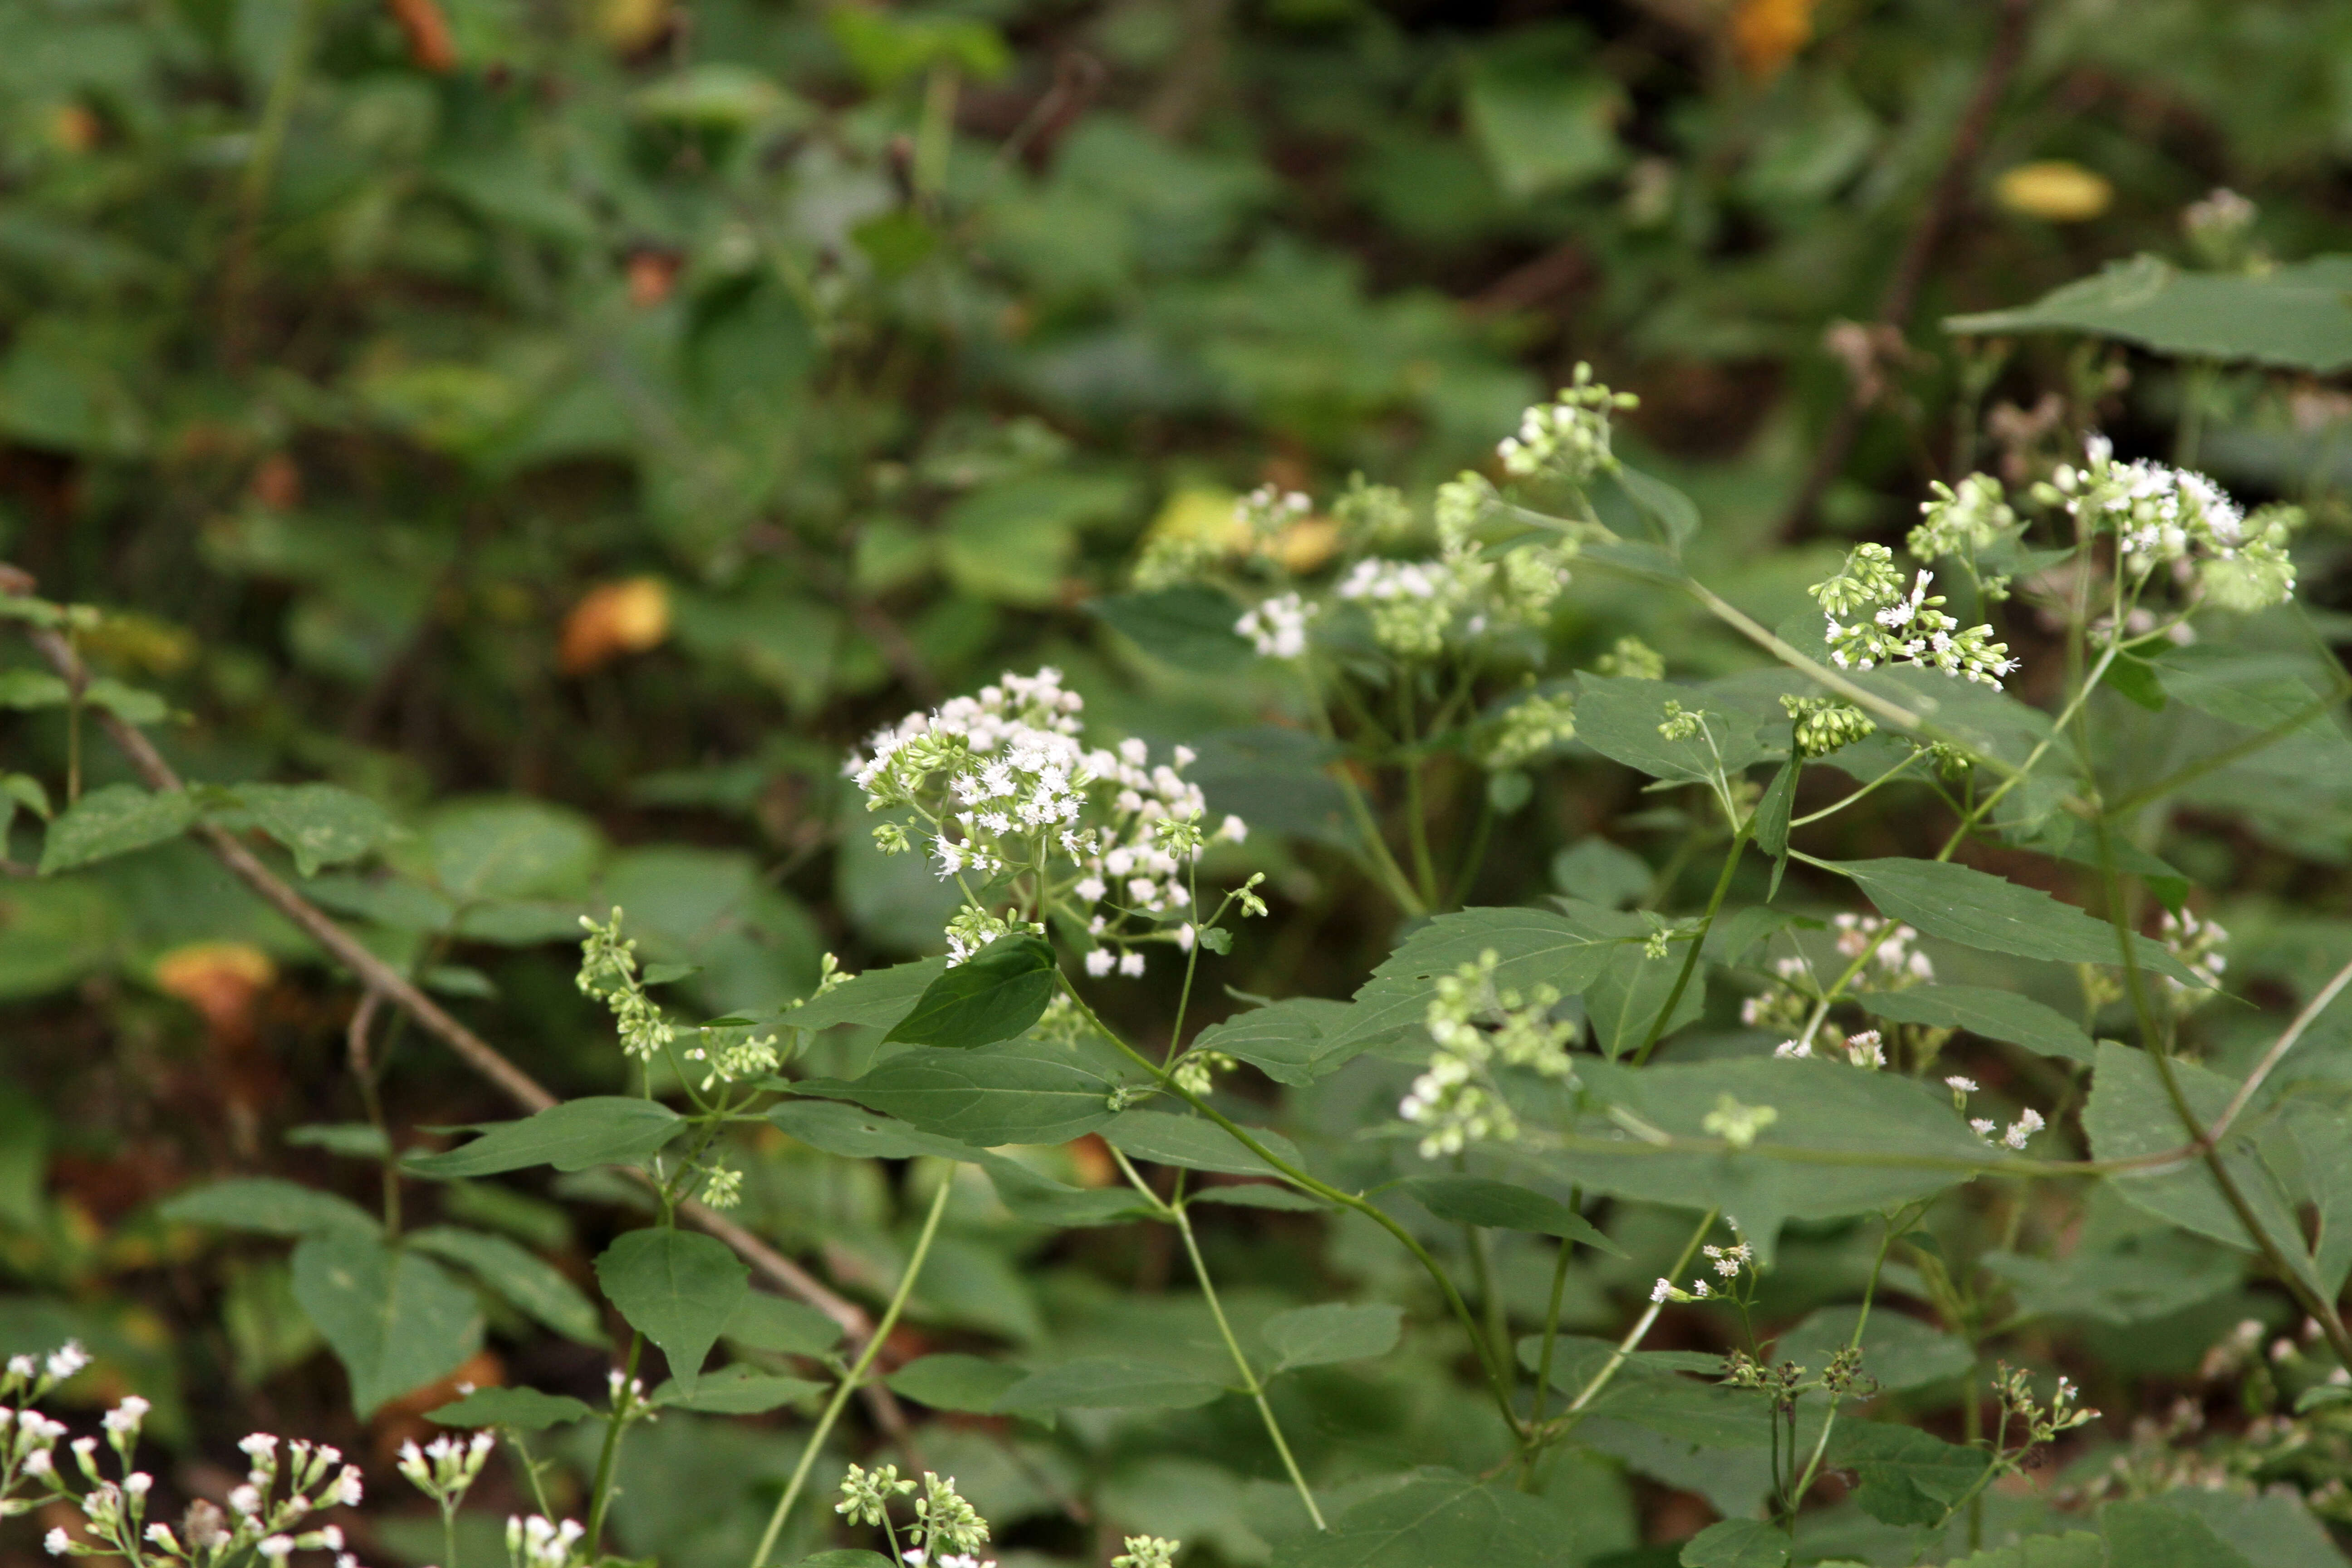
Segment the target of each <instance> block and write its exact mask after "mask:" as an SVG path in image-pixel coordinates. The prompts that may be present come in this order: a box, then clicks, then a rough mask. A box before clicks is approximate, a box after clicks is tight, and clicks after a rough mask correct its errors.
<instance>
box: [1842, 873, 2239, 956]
mask: <svg viewBox="0 0 2352 1568" xmlns="http://www.w3.org/2000/svg"><path fill="white" fill-rule="evenodd" d="M1824 864H1825V865H1827V866H1828V867H1829V868H1830V869H1831V870H1832V871H1838V872H1843V874H1844V875H1846V876H1848V877H1851V878H1853V879H1854V881H1855V883H1856V884H1857V885H1858V886H1860V887H1861V889H1862V890H1863V891H1864V893H1865V894H1867V895H1869V898H1870V901H1871V902H1872V903H1874V904H1876V905H1877V906H1878V910H1879V912H1880V913H1881V914H1883V915H1885V916H1886V918H1887V919H1889V920H1895V921H1904V922H1906V924H1909V925H1913V926H1916V927H1917V928H1918V929H1919V930H1921V931H1925V932H1927V934H1928V935H1929V936H1939V937H1942V938H1943V939H1945V940H1946V941H1947V942H1959V943H1961V944H1962V945H1963V946H1967V947H1973V948H1978V949H1979V950H1981V951H1983V952H2012V953H2016V954H2018V955H2019V956H2020V957H2023V958H2039V959H2043V960H2046V961H2048V962H2050V963H2109V964H2114V963H2122V962H2123V955H2122V952H2120V950H2119V949H2118V947H2117V944H2116V931H2115V928H2114V927H2113V926H2111V925H2109V924H2107V922H2106V921H2101V920H2095V919H2094V918H2092V917H2091V916H2090V915H2087V914H2085V913H2084V912H2083V911H2082V910H2078V909H2076V908H2075V907H2074V905H2072V904H2062V903H2060V902H2059V901H2058V900H2055V899H2053V898H2052V897H2051V896H2050V895H2049V894H2047V893H2045V892H2042V891H2041V890H2040V889H2034V888H2022V887H2020V886H2018V885H2017V884H2016V883H2015V882H2011V881H2008V880H2005V879H2002V878H2000V877H1995V876H1990V875H1988V874H1987V873H1985V872H1983V871H1979V870H1977V869H1975V868H1972V867H1968V866H1955V865H1953V864H1952V863H1951V862H1949V861H1948V860H1910V859H1901V858H1888V859H1884V860H1846V861H1829V862H1824ZM2132 942H2133V944H2134V946H2133V951H2134V952H2135V953H2136V954H2137V957H2138V960H2139V963H2140V967H2142V968H2143V969H2151V970H2154V971H2155V972H2156V973H2158V974H2164V975H2168V976H2170V977H2171V978H2172V979H2175V980H2178V981H2179V982H2180V983H2181V984H2184V985H2198V984H2201V982H2200V981H2199V980H2198V978H2197V976H2196V975H2194V974H2192V973H2189V970H2188V968H2187V966H2185V965H2184V964H2182V963H2181V962H2180V960H2179V959H2178V958H2175V957H2174V956H2173V955H2172V954H2171V953H2170V952H2168V951H2167V950H2166V949H2165V948H2164V946H2163V945H2162V944H2161V943H2158V942H2150V941H2149V940H2148V939H2147V937H2144V936H2139V935H2137V934H2135V935H2134V936H2133V938H2132Z"/></svg>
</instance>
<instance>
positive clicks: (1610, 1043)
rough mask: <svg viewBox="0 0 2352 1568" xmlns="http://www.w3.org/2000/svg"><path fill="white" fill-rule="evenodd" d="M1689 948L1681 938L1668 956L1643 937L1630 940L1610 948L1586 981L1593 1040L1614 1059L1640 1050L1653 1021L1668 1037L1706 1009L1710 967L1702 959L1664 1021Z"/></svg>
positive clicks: (1587, 1016)
mask: <svg viewBox="0 0 2352 1568" xmlns="http://www.w3.org/2000/svg"><path fill="white" fill-rule="evenodd" d="M1689 952H1690V949H1689V948H1688V947H1687V946H1685V945H1683V944H1681V943H1676V944H1675V945H1673V946H1670V947H1668V948H1667V949H1666V951H1665V953H1664V956H1663V957H1659V958H1653V957H1651V956H1650V955H1649V953H1648V952H1646V951H1644V950H1643V947H1642V946H1641V945H1640V944H1639V943H1628V944H1626V945H1624V946H1621V947H1619V948H1617V949H1615V950H1614V951H1613V952H1611V953H1610V954H1609V962H1608V963H1605V964H1603V965H1602V966H1601V973H1600V974H1599V975H1597V976H1595V977H1594V979H1593V982H1592V984H1590V985H1588V986H1586V987H1585V989H1584V1016H1585V1020H1586V1022H1588V1023H1590V1024H1591V1026H1592V1043H1593V1044H1594V1045H1596V1046H1598V1047H1601V1054H1602V1055H1604V1056H1606V1057H1607V1058H1609V1059H1610V1060H1611V1061H1615V1060H1616V1059H1617V1058H1619V1057H1622V1056H1624V1055H1626V1054H1627V1053H1628V1052H1631V1051H1636V1050H1639V1049H1640V1048H1641V1047H1642V1042H1643V1041H1644V1040H1646V1039H1648V1038H1650V1030H1651V1029H1652V1027H1653V1026H1655V1027H1656V1028H1657V1031H1658V1033H1657V1037H1658V1038H1659V1039H1664V1038H1665V1037H1667V1036H1668V1035H1671V1034H1673V1033H1674V1032H1675V1030H1677V1029H1680V1028H1682V1027H1684V1026H1686V1025H1689V1024H1693V1023H1696V1021H1697V1019H1698V1016H1699V1015H1700V1014H1701V1013H1702V1012H1704V1011H1706V966H1705V965H1704V964H1701V965H1699V966H1697V967H1696V968H1694V969H1693V970H1692V971H1691V977H1690V983H1689V984H1686V985H1685V986H1684V987H1683V994H1681V995H1680V996H1675V1010H1674V1012H1673V1013H1672V1014H1670V1015H1668V1016H1666V1018H1665V1021H1664V1024H1663V1025H1661V1024H1660V1023H1659V1015H1660V1014H1661V1013H1663V1012H1664V1010H1665V1005H1666V998H1667V997H1669V996H1673V995H1674V991H1675V981H1676V980H1677V979H1678V978H1679V977H1680V976H1681V974H1682V972H1683V961H1684V959H1685V956H1686V955H1687V954H1688V953H1689Z"/></svg>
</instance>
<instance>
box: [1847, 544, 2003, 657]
mask: <svg viewBox="0 0 2352 1568" xmlns="http://www.w3.org/2000/svg"><path fill="white" fill-rule="evenodd" d="M1894 562H1895V555H1894V552H1892V551H1890V550H1888V549H1887V548H1886V546H1885V545H1884V544H1858V545H1856V546H1854V548H1853V553H1852V554H1850V555H1848V556H1847V557H1846V563H1845V567H1844V570H1843V571H1842V572H1840V573H1839V574H1837V575H1836V576H1834V577H1831V578H1829V579H1827V580H1825V581H1823V582H1820V583H1816V584H1813V586H1812V588H1811V590H1810V591H1811V594H1812V595H1813V598H1814V600H1815V602H1817V603H1818V604H1819V605H1821V606H1822V613H1823V615H1824V616H1826V617H1827V623H1826V625H1825V626H1824V628H1823V630H1822V637H1823V638H1824V639H1825V640H1826V641H1827V642H1828V643H1829V647H1830V658H1831V659H1832V661H1833V662H1834V663H1835V664H1836V665H1837V667H1838V668H1840V669H1874V668H1877V667H1878V666H1880V665H1882V664H1885V665H1897V664H1907V665H1913V666H1916V667H1917V668H1921V669H1938V670H1941V671H1943V672H1944V673H1945V674H1946V675H1952V676H1958V677H1961V678H1963V679H1969V680H1975V681H1981V682H1982V683H1984V684H1985V685H1987V686H1990V687H1992V688H1993V689H1995V690H1999V689H2000V678H2001V677H2002V676H2004V675H2007V674H2008V673H2009V672H2010V671H2011V670H2012V669H2015V668H2017V661H2016V660H2015V659H2013V658H2010V657H2009V645H2008V644H2007V643H2003V642H1995V641H1994V640H1993V637H1992V627H1990V626H1969V627H1968V628H1967V629H1966V630H1962V629H1961V628H1960V623H1959V622H1958V621H1957V620H1954V619H1953V618H1952V617H1951V616H1948V615H1946V614H1945V613H1944V612H1943V611H1942V610H1941V609H1940V608H1938V607H1937V606H1939V605H1942V604H1943V602H1944V596H1943V595H1940V594H1937V595H1929V594H1928V592H1927V588H1928V585H1929V584H1932V583H1933V582H1935V580H1936V575H1935V574H1934V573H1932V572H1925V571H1923V572H1921V573H1919V574H1917V575H1916V577H1914V578H1913V579H1912V583H1911V591H1910V592H1909V593H1908V594H1906V593H1904V592H1903V590H1902V580H1901V578H1900V577H1898V576H1897V575H1896V574H1895V565H1894ZM1864 609H1866V610H1868V611H1869V612H1870V614H1869V616H1867V618H1861V619H1856V620H1854V621H1852V622H1845V621H1841V620H1840V619H1839V616H1843V615H1848V614H1851V613H1853V611H1856V610H1864Z"/></svg>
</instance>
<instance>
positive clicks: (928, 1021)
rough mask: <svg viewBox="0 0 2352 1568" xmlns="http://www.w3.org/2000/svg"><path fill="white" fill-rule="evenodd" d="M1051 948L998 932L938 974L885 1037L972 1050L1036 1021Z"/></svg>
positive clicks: (1049, 981) (1049, 980)
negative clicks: (976, 949) (957, 962)
mask: <svg viewBox="0 0 2352 1568" xmlns="http://www.w3.org/2000/svg"><path fill="white" fill-rule="evenodd" d="M1058 973H1059V970H1058V967H1057V966H1056V964H1055V961H1054V950H1053V948H1052V947H1051V946H1049V945H1048V944H1047V943H1046V942H1044V941H1042V940H1040V939H1039V938H1037V937H1034V936H1001V937H998V938H997V939H996V940H995V941H994V942H990V943H989V944H988V945H987V946H986V947H985V948H983V949H982V950H981V951H980V952H977V953H975V954H973V955H972V956H971V958H968V959H966V960H965V961H964V962H963V963H960V964H957V965H956V966H955V967H954V968H952V969H950V970H949V971H948V972H947V973H944V974H941V975H940V977H939V978H938V979H937V980H934V981H932V982H931V983H930V984H929V985H928V986H926V987H924V989H923V994H922V995H921V996H919V997H918V998H917V999H916V1002H915V1005H914V1007H913V1008H912V1009H911V1010H910V1011H909V1012H908V1014H907V1016H905V1017H903V1018H901V1019H899V1020H898V1023H897V1024H896V1025H895V1026H893V1027H892V1028H891V1030H890V1032H889V1033H888V1034H887V1035H885V1036H884V1037H883V1038H884V1040H885V1041H893V1040H896V1041H903V1042H905V1043H907V1044H908V1045H915V1046H944V1047H952V1048H954V1049H957V1050H972V1049H975V1048H977V1047H981V1046H992V1045H994V1044H996V1042H997V1041H999V1040H1009V1039H1012V1038H1013V1037H1015V1036H1017V1035H1019V1034H1021V1033H1022V1032H1023V1031H1024V1030H1026V1029H1027V1028H1028V1027H1029V1026H1030V1025H1032V1024H1034V1023H1035V1022H1036V1021H1037V1019H1038V1017H1039V1016H1040V1015H1041V1014H1043V1013H1044V1012H1045V1003H1046V1002H1047V1000H1049V999H1050V998H1051V997H1052V996H1053V994H1054V982H1055V978H1056V977H1057V976H1058Z"/></svg>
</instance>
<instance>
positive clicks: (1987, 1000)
mask: <svg viewBox="0 0 2352 1568" xmlns="http://www.w3.org/2000/svg"><path fill="white" fill-rule="evenodd" d="M1854 1000H1855V1001H1857V1002H1859V1003H1861V1004H1862V1009H1863V1011H1864V1012H1865V1013H1868V1014H1870V1015H1871V1016H1874V1017H1878V1018H1885V1019H1887V1020H1888V1021H1889V1022H1892V1023H1896V1024H1922V1025H1925V1026H1927V1027H1929V1028H1935V1029H1966V1030H1968V1031H1969V1033H1970V1034H1972V1035H1982V1036H1983V1037H1985V1038H1986V1039H1989V1040H2008V1041H2010V1042H2011V1043H2012V1044H2015V1045H2021V1046H2023V1047H2025V1048H2026V1049H2028V1050H2030V1051H2036V1052H2039V1053H2040V1054H2041V1055H2042V1056H2045V1057H2063V1058H2066V1059H2067V1060H2069V1061H2077V1062H2083V1063H2085V1064H2087V1063H2089V1062H2090V1061H2091V1060H2092V1059H2093V1058H2094V1056H2095V1050H2094V1047H2093V1046H2092V1043H2091V1037H2090V1036H2088V1035H2086V1034H2084V1032H2083V1028H2082V1026H2081V1025H2079V1024H2077V1023H2075V1022H2074V1020H2073V1019H2072V1018H2069V1017H2067V1016H2066V1015H2065V1014H2063V1013H2061V1012H2059V1011H2058V1010H2057V1009H2056V1008H2054V1007H2045V1006H2043V1005H2042V1004H2041V1003H2039V1002H2036V1001H2034V1000H2033V999H2032V997H2030V996H2020V995H2019V994H2017V993H2016V992H2014V991H1995V990H1993V989H1991V988H1990V987H1989V986H1983V985H1915V986H1913V987H1912V988H1911V989H1909V990H1907V991H1863V992H1857V993H1856V994H1855V995H1854Z"/></svg>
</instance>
